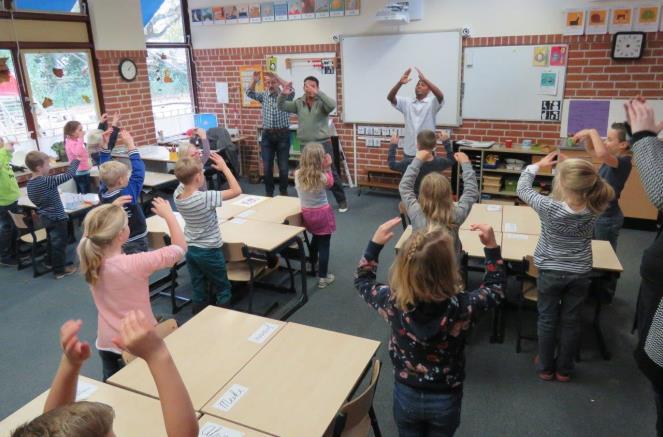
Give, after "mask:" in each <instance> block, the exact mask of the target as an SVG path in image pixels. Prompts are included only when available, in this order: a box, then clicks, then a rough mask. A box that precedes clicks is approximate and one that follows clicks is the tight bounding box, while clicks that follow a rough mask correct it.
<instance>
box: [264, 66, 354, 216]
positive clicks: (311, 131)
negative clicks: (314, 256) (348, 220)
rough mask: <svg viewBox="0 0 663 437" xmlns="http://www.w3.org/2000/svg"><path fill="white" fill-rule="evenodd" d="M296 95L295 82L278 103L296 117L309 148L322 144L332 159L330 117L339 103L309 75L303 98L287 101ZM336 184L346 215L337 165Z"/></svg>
mask: <svg viewBox="0 0 663 437" xmlns="http://www.w3.org/2000/svg"><path fill="white" fill-rule="evenodd" d="M292 93H293V89H292V82H287V83H285V84H284V87H283V90H282V91H281V94H280V95H279V97H278V99H277V100H276V102H277V105H278V108H279V109H280V110H281V111H285V112H290V113H292V114H297V119H298V125H299V127H298V128H297V137H298V138H299V141H300V142H301V143H302V144H303V145H304V147H306V144H307V143H320V144H322V147H324V149H325V152H327V153H329V155H331V156H333V152H332V144H331V139H330V138H329V114H330V113H331V112H332V111H333V110H334V108H336V101H335V100H334V99H332V98H331V97H329V96H328V95H326V94H325V93H323V92H322V91H320V83H319V82H318V79H317V78H316V77H313V76H309V77H307V78H306V79H304V95H303V96H302V97H298V98H296V99H295V100H293V101H288V100H287V99H288V96H289V95H291V94H292ZM331 168H332V174H333V176H334V185H333V186H332V187H331V192H332V194H333V195H334V198H335V199H336V202H337V203H338V211H339V212H346V211H347V210H348V202H347V200H346V198H345V191H344V190H343V184H341V178H340V177H339V175H338V171H337V169H336V166H334V165H332V167H331Z"/></svg>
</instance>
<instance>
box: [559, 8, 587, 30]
mask: <svg viewBox="0 0 663 437" xmlns="http://www.w3.org/2000/svg"><path fill="white" fill-rule="evenodd" d="M584 32H585V10H584V9H566V10H565V11H564V31H563V32H562V33H563V34H564V35H582V34H583V33H584Z"/></svg>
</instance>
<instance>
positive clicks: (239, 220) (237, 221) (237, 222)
mask: <svg viewBox="0 0 663 437" xmlns="http://www.w3.org/2000/svg"><path fill="white" fill-rule="evenodd" d="M230 223H234V224H236V225H243V224H244V223H246V220H244V219H241V218H237V217H235V218H234V219H232V220H230Z"/></svg>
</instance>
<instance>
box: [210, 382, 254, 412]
mask: <svg viewBox="0 0 663 437" xmlns="http://www.w3.org/2000/svg"><path fill="white" fill-rule="evenodd" d="M247 391H249V389H248V388H246V387H244V386H242V385H239V384H233V386H232V387H230V389H228V391H226V392H225V393H224V394H223V395H221V397H220V398H219V400H218V401H216V402H215V403H214V408H216V409H219V410H221V411H225V412H226V413H227V412H228V411H230V409H231V408H232V407H234V406H235V404H236V403H237V402H239V400H240V399H241V398H242V396H244V395H245V394H246V392H247Z"/></svg>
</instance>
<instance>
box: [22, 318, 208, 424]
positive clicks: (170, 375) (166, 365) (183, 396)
mask: <svg viewBox="0 0 663 437" xmlns="http://www.w3.org/2000/svg"><path fill="white" fill-rule="evenodd" d="M82 324H83V322H82V321H81V320H69V321H67V322H65V324H64V325H62V328H60V347H61V348H62V352H63V353H62V358H61V360H60V366H59V367H58V370H57V372H56V374H55V378H54V379H53V383H52V384H51V389H50V391H49V393H48V397H47V398H46V403H45V404H44V413H43V414H42V415H41V416H39V417H37V418H35V419H33V420H31V421H30V422H28V423H26V424H24V425H21V426H20V427H18V428H17V429H16V430H14V431H13V432H12V434H11V435H12V437H33V436H37V435H40V436H42V435H49V436H59V435H67V436H68V437H108V436H112V435H114V434H113V420H114V413H113V408H111V407H110V406H108V405H106V404H103V403H101V402H85V401H83V402H76V387H77V384H78V375H79V373H80V369H81V367H82V365H83V364H84V363H85V361H87V360H88V359H89V358H90V345H89V344H88V343H86V342H82V341H80V340H79V338H78V333H79V331H80V329H81V326H82ZM113 341H114V342H115V343H116V345H117V346H118V347H119V348H121V349H123V350H126V351H129V352H130V353H132V354H133V355H136V356H137V357H139V358H142V359H144V360H145V362H146V363H147V366H148V368H149V369H150V373H151V374H152V378H154V382H155V384H156V386H157V391H158V392H159V401H160V402H161V409H162V411H163V418H164V423H165V425H166V432H167V434H168V436H169V437H194V436H197V435H198V422H197V420H196V413H195V411H194V409H193V404H192V403H191V398H190V397H189V393H188V392H187V390H186V387H185V386H184V383H183V382H182V378H181V377H180V374H179V372H178V371H177V367H175V363H174V362H173V359H172V357H171V356H170V352H169V351H168V348H167V347H166V344H165V343H164V342H163V340H162V339H161V338H159V336H158V335H157V334H156V332H155V331H154V328H153V326H152V325H150V324H149V322H148V320H147V318H146V317H145V315H144V314H143V313H142V312H141V311H130V312H129V313H128V314H127V316H126V317H125V318H124V319H123V320H122V323H121V327H120V332H119V335H118V337H116V338H115V339H114V340H113Z"/></svg>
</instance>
